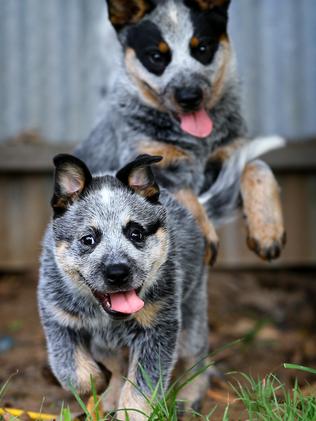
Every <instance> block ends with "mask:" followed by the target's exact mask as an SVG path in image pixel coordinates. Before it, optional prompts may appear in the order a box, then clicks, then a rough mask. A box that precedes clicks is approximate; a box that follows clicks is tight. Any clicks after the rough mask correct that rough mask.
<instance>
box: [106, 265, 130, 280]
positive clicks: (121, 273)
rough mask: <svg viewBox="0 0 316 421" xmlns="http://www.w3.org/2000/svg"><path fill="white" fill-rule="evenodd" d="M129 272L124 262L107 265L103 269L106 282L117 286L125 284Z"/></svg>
mask: <svg viewBox="0 0 316 421" xmlns="http://www.w3.org/2000/svg"><path fill="white" fill-rule="evenodd" d="M129 274H130V271H129V267H128V266H127V265H126V264H125V263H118V264H115V265H109V266H107V267H106V269H105V276H106V280H107V282H108V283H110V284H115V285H117V286H118V285H120V286H122V285H124V284H126V283H127V281H128V278H129Z"/></svg>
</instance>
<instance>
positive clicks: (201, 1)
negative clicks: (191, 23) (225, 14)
mask: <svg viewBox="0 0 316 421" xmlns="http://www.w3.org/2000/svg"><path fill="white" fill-rule="evenodd" d="M195 1H196V3H197V4H198V6H199V7H200V9H201V10H209V9H213V7H215V6H224V5H225V4H226V3H227V0H195Z"/></svg>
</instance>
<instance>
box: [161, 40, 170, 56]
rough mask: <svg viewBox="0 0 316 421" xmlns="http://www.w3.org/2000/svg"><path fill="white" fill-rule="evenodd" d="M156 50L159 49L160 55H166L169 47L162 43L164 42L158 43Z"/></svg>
mask: <svg viewBox="0 0 316 421" xmlns="http://www.w3.org/2000/svg"><path fill="white" fill-rule="evenodd" d="M158 48H159V51H160V52H161V53H162V54H166V53H168V52H169V51H170V47H169V45H168V44H167V43H166V42H164V41H161V42H160V43H159V46H158Z"/></svg>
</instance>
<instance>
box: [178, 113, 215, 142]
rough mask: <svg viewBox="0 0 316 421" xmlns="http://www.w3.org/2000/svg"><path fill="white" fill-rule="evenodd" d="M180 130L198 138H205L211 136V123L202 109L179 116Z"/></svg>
mask: <svg viewBox="0 0 316 421" xmlns="http://www.w3.org/2000/svg"><path fill="white" fill-rule="evenodd" d="M178 118H179V120H180V125H181V129H182V130H183V131H184V132H185V133H188V134H190V135H191V136H194V137H198V138H205V137H208V136H210V135H211V133H212V131H213V121H212V119H211V117H210V116H209V115H208V113H207V111H206V109H205V108H204V107H202V108H200V109H199V110H198V111H192V112H186V113H183V114H179V115H178Z"/></svg>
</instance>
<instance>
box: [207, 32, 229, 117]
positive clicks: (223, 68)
mask: <svg viewBox="0 0 316 421" xmlns="http://www.w3.org/2000/svg"><path fill="white" fill-rule="evenodd" d="M220 44H221V46H222V51H221V52H220V54H222V64H221V65H220V66H219V68H218V70H217V72H216V77H215V80H214V81H213V83H212V94H211V99H210V101H209V103H208V108H209V109H211V108H213V107H214V105H215V104H217V102H218V101H219V100H220V98H221V96H222V94H223V88H224V85H225V81H226V74H227V69H228V67H229V62H230V58H231V48H230V44H229V41H228V38H227V35H225V36H224V35H223V36H222V38H221V40H220Z"/></svg>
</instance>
